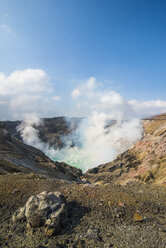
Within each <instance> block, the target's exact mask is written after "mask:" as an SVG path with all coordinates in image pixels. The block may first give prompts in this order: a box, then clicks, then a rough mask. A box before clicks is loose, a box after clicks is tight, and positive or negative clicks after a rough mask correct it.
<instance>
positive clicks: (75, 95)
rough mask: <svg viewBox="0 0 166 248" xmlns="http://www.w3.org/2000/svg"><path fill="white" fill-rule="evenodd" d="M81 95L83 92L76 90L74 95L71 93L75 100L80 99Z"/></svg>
mask: <svg viewBox="0 0 166 248" xmlns="http://www.w3.org/2000/svg"><path fill="white" fill-rule="evenodd" d="M80 95H81V92H80V90H79V89H74V90H73V91H72V93H71V96H72V98H73V99H75V98H77V97H79V96H80Z"/></svg>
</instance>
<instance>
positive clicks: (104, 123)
mask: <svg viewBox="0 0 166 248" xmlns="http://www.w3.org/2000/svg"><path fill="white" fill-rule="evenodd" d="M71 96H72V98H73V100H74V101H75V106H76V107H77V111H80V113H82V115H84V116H86V117H84V118H83V119H82V121H81V122H80V124H79V125H78V128H77V129H76V130H74V131H73V133H72V134H71V135H70V137H69V136H66V137H62V139H63V142H64V143H65V146H64V147H63V148H62V149H55V148H54V147H49V146H48V144H45V143H43V142H41V140H40V139H39V137H38V131H37V130H36V129H35V126H38V125H39V124H41V123H40V120H39V119H38V118H37V117H36V116H33V115H31V116H30V118H29V116H28V119H26V120H25V121H24V122H23V123H22V124H21V125H20V126H19V127H18V130H19V131H20V133H21V136H22V138H23V141H24V142H25V143H27V144H29V145H33V146H35V147H37V148H39V149H41V150H43V151H44V152H45V153H46V154H47V155H48V156H49V157H51V158H52V159H53V160H55V161H56V160H57V161H64V162H66V163H68V164H70V165H73V166H76V167H79V168H81V169H82V170H83V171H86V170H87V169H89V168H93V167H95V166H97V165H99V164H103V163H107V162H110V161H112V160H113V159H115V158H116V156H117V155H118V154H119V153H122V152H124V151H125V150H127V149H129V148H130V147H131V146H132V145H133V144H134V143H135V142H136V141H137V140H139V139H140V138H141V136H142V125H141V122H140V121H139V119H137V118H136V112H135V110H134V108H133V107H132V105H131V104H130V103H129V102H128V101H127V100H125V99H124V98H123V97H122V96H121V95H120V94H119V93H117V92H114V91H102V90H100V88H99V87H98V83H97V82H96V80H95V78H90V79H89V80H87V81H86V83H85V84H84V85H81V86H80V87H78V88H76V89H74V90H73V91H72V93H71Z"/></svg>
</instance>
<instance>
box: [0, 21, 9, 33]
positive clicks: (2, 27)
mask: <svg viewBox="0 0 166 248" xmlns="http://www.w3.org/2000/svg"><path fill="white" fill-rule="evenodd" d="M0 29H1V30H2V31H4V32H5V33H6V34H10V33H11V31H12V30H11V28H10V27H9V26H8V25H7V24H4V23H3V24H1V25H0Z"/></svg>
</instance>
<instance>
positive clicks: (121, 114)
mask: <svg viewBox="0 0 166 248" xmlns="http://www.w3.org/2000/svg"><path fill="white" fill-rule="evenodd" d="M100 86H101V84H100V83H99V82H97V81H96V79H95V78H94V77H90V78H89V79H88V80H86V81H85V83H83V84H81V85H80V86H79V87H77V88H76V89H74V90H73V91H72V97H73V99H74V100H75V102H76V107H77V109H78V112H77V113H78V115H80V113H81V114H82V113H83V115H84V116H85V115H90V114H91V111H98V112H103V113H107V114H109V116H110V118H112V119H130V118H132V117H139V118H142V117H145V116H149V115H155V114H159V113H163V112H166V101H162V100H150V101H138V100H127V99H125V98H123V97H122V96H121V95H120V94H119V93H118V92H116V91H111V90H107V89H101V87H100ZM85 102H86V104H85Z"/></svg>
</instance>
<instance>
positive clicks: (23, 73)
mask: <svg viewBox="0 0 166 248" xmlns="http://www.w3.org/2000/svg"><path fill="white" fill-rule="evenodd" d="M165 13H166V1H165V0H134V1H133V0H125V1H124V0H49V1H46V0H28V1H27V0H0V115H1V119H6V118H8V119H17V118H22V116H23V114H24V113H25V114H26V113H30V112H37V113H38V114H39V115H41V116H45V117H47V116H48V117H49V116H56V115H79V114H80V111H81V113H82V114H83V115H84V114H86V112H87V109H86V111H85V105H87V102H88V101H87V96H86V97H84V98H83V99H82V100H81V103H80V102H78V101H77V102H76V101H75V99H76V98H79V97H80V95H81V94H82V91H83V93H85V92H86V90H89V88H88V86H87V85H88V82H89V80H90V81H93V82H94V84H95V85H96V84H97V86H96V88H95V90H94V89H93V90H94V92H96V96H98V97H101V98H102V97H103V94H104V96H105V97H106V95H107V98H112V96H113V98H116V94H120V96H122V97H123V98H124V99H127V104H129V105H132V107H133V108H135V112H139V113H140V112H141V111H142V112H144V114H145V115H148V114H153V113H160V112H164V111H165V112H166V96H165V95H166V94H165V93H166V49H165V46H166V45H165V44H166V14H165ZM92 84H93V83H92ZM99 91H100V92H101V91H102V92H103V93H102V94H101V93H99ZM94 92H93V93H94ZM110 92H114V93H115V94H114V95H113V93H110ZM108 95H109V96H108ZM93 98H94V95H93ZM116 99H117V98H116ZM76 100H77V99H76ZM82 102H83V104H82ZM91 102H92V101H91ZM108 102H109V101H108ZM115 103H116V101H115ZM123 103H124V102H123V101H122V102H121V104H122V105H123ZM96 104H97V103H96V98H95V106H96ZM102 104H103V103H102ZM80 105H84V109H80ZM93 105H94V104H93ZM115 105H116V104H115ZM75 106H77V110H75V109H74V107H75ZM102 108H103V105H102ZM93 109H95V108H94V106H93ZM100 109H101V106H100ZM148 109H149V111H148Z"/></svg>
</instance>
